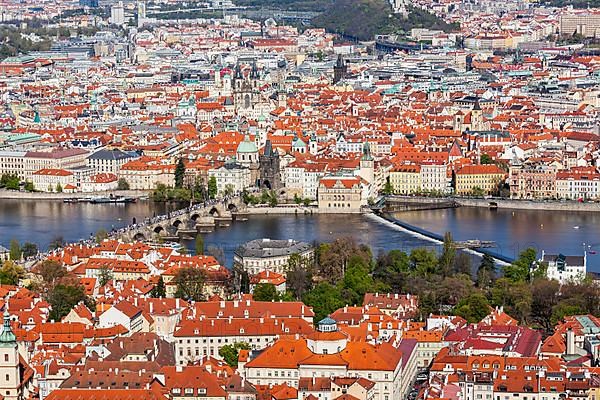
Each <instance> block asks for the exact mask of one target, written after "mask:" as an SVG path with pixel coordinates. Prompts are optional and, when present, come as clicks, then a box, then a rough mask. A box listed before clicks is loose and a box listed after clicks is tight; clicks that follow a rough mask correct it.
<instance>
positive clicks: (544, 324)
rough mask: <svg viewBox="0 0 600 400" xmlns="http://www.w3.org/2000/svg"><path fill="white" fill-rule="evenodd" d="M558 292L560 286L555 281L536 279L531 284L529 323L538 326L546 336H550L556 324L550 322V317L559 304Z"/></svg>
mask: <svg viewBox="0 0 600 400" xmlns="http://www.w3.org/2000/svg"><path fill="white" fill-rule="evenodd" d="M559 291H560V284H559V283H558V281H555V280H548V279H536V280H535V281H534V282H533V283H532V284H531V322H534V323H536V324H537V325H539V327H540V328H542V329H543V330H544V331H545V333H546V334H552V331H553V328H554V325H555V324H556V322H558V321H552V316H553V314H554V311H555V308H556V306H557V305H558V304H559V302H560V296H559ZM561 319H562V316H561Z"/></svg>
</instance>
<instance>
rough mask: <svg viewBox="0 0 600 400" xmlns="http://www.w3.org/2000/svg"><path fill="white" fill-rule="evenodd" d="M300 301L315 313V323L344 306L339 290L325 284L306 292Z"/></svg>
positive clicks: (322, 283)
mask: <svg viewBox="0 0 600 400" xmlns="http://www.w3.org/2000/svg"><path fill="white" fill-rule="evenodd" d="M302 301H303V302H304V303H305V304H306V305H309V306H311V307H313V311H314V313H315V321H320V320H322V319H323V318H325V317H326V316H328V315H329V314H331V313H332V312H334V311H335V310H337V309H338V308H340V307H343V306H344V305H345V302H344V298H343V297H342V293H341V291H340V289H338V288H337V287H336V286H333V285H330V284H329V283H327V282H321V283H319V284H318V285H317V286H315V288H314V289H313V290H311V291H309V292H307V293H306V294H305V295H304V297H303V298H302Z"/></svg>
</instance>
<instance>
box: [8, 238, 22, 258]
mask: <svg viewBox="0 0 600 400" xmlns="http://www.w3.org/2000/svg"><path fill="white" fill-rule="evenodd" d="M9 247H10V249H9V250H10V252H9V255H10V259H11V260H20V259H21V246H20V245H19V241H18V240H16V239H12V240H11V241H10V246H9Z"/></svg>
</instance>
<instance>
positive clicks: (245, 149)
mask: <svg viewBox="0 0 600 400" xmlns="http://www.w3.org/2000/svg"><path fill="white" fill-rule="evenodd" d="M237 152H238V153H257V152H258V147H256V143H254V142H253V141H252V140H250V138H249V137H248V135H246V136H245V137H244V140H242V141H241V142H240V144H239V145H238V148H237Z"/></svg>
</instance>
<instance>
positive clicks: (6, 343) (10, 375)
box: [0, 312, 21, 400]
mask: <svg viewBox="0 0 600 400" xmlns="http://www.w3.org/2000/svg"><path fill="white" fill-rule="evenodd" d="M20 387H21V374H20V372H19V349H18V345H17V337H16V336H15V334H14V333H13V331H12V328H11V326H10V318H9V315H8V312H5V313H4V326H3V328H2V333H0V394H1V395H2V396H3V397H4V398H5V399H7V400H17V399H19V398H20V397H21V395H20Z"/></svg>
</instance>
